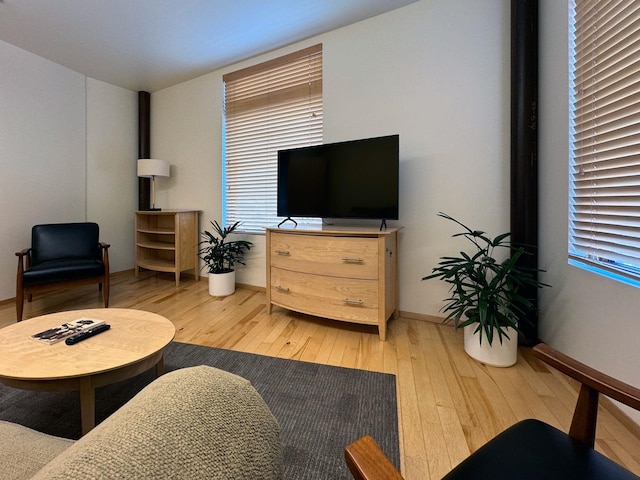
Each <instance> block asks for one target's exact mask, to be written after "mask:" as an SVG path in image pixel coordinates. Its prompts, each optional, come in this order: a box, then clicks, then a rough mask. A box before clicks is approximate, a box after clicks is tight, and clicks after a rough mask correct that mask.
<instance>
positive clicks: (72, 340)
mask: <svg viewBox="0 0 640 480" xmlns="http://www.w3.org/2000/svg"><path fill="white" fill-rule="evenodd" d="M110 328H111V325H107V324H106V323H103V324H101V325H98V326H95V327H93V328H90V329H89V330H85V331H84V332H80V333H75V334H73V335H71V336H70V337H68V338H67V339H66V340H65V341H64V343H66V344H67V345H74V344H76V343H78V342H81V341H82V340H84V339H85V338H89V337H93V336H94V335H97V334H99V333H101V332H104V331H107V330H109V329H110Z"/></svg>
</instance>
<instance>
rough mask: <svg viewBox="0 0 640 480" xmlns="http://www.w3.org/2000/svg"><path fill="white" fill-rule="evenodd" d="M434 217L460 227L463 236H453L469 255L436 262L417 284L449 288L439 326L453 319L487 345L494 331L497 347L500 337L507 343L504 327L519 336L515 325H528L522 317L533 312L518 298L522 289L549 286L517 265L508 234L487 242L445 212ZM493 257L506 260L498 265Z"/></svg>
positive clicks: (478, 232) (517, 253) (517, 256)
mask: <svg viewBox="0 0 640 480" xmlns="http://www.w3.org/2000/svg"><path fill="white" fill-rule="evenodd" d="M438 216H440V217H443V218H445V219H447V220H451V221H453V222H455V223H457V224H458V225H460V226H461V227H462V228H463V229H464V231H463V232H461V233H456V234H454V235H453V237H454V238H455V237H464V238H466V239H467V240H469V242H471V243H472V244H473V246H474V247H475V251H474V252H473V253H466V252H460V256H459V257H448V256H447V257H441V258H440V260H441V261H440V263H438V266H437V267H435V268H433V270H432V273H431V275H427V276H426V277H423V279H422V280H429V279H431V278H439V279H441V280H444V281H445V282H447V283H449V284H450V285H451V287H450V289H449V292H450V293H451V296H450V297H449V298H446V299H445V302H446V304H445V306H444V307H442V309H441V311H442V312H443V313H447V316H446V317H445V319H444V322H450V321H452V320H453V322H454V324H455V326H456V328H459V327H466V326H467V325H474V324H477V326H476V328H475V330H474V333H477V334H479V336H480V337H479V340H480V343H482V337H483V335H485V336H486V339H487V341H488V342H489V345H491V344H492V343H493V338H494V329H495V331H496V332H497V333H498V338H499V340H500V343H502V339H503V337H506V338H507V339H508V338H509V335H508V334H507V330H506V328H507V327H511V328H513V329H515V330H516V331H518V332H519V331H520V330H519V329H518V322H521V321H529V320H528V319H527V316H526V313H527V312H529V311H531V310H532V309H533V308H534V305H533V303H532V302H531V301H530V300H529V299H527V298H526V297H524V296H523V295H521V294H520V291H521V289H522V287H524V286H534V287H536V288H542V287H545V286H549V285H547V284H545V283H542V282H540V281H538V278H537V273H538V272H542V271H543V270H539V269H537V268H527V267H522V266H520V265H519V264H518V260H519V259H520V257H522V256H523V255H525V254H526V251H525V248H524V247H515V246H513V245H512V244H511V242H510V241H509V240H508V238H509V237H510V235H511V234H510V233H503V234H501V235H498V236H497V237H495V238H490V237H488V236H487V235H486V234H485V232H483V231H481V230H472V229H470V228H469V227H467V226H466V225H464V224H463V223H461V222H459V221H458V220H456V219H455V218H453V217H451V216H449V215H447V214H445V213H442V212H440V213H438ZM500 252H502V254H500ZM496 256H498V257H499V258H504V257H506V258H505V259H504V260H498V259H496Z"/></svg>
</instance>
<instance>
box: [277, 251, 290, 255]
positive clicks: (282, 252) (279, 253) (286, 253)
mask: <svg viewBox="0 0 640 480" xmlns="http://www.w3.org/2000/svg"><path fill="white" fill-rule="evenodd" d="M276 253H277V254H278V255H289V250H276Z"/></svg>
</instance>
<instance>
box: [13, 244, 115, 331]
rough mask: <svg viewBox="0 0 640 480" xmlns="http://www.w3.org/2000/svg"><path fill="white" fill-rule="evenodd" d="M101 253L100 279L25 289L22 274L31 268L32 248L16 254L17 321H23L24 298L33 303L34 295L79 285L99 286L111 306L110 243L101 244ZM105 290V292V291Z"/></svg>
mask: <svg viewBox="0 0 640 480" xmlns="http://www.w3.org/2000/svg"><path fill="white" fill-rule="evenodd" d="M98 245H99V246H100V251H101V253H102V263H103V265H104V274H103V275H101V276H99V277H91V278H83V279H78V280H68V281H64V282H52V283H46V284H42V285H34V286H31V287H25V286H24V285H23V284H22V274H23V273H24V272H25V270H28V269H29V268H30V267H31V247H29V248H25V249H23V250H20V251H19V252H16V256H17V257H18V273H17V274H16V315H17V320H18V322H20V321H21V320H22V314H23V311H24V297H25V296H26V297H27V300H28V301H29V302H31V300H32V299H33V294H34V293H45V292H51V291H55V290H61V289H66V288H72V287H76V286H79V285H89V284H94V283H97V284H98V290H100V291H102V295H103V298H104V306H105V308H107V307H108V306H109V247H110V246H111V245H109V244H108V243H104V242H99V243H98ZM103 290H104V291H103Z"/></svg>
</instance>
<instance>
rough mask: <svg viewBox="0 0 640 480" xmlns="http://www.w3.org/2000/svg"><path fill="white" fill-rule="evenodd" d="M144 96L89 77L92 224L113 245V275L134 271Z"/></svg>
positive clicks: (89, 211)
mask: <svg viewBox="0 0 640 480" xmlns="http://www.w3.org/2000/svg"><path fill="white" fill-rule="evenodd" d="M137 133H138V94H137V93H136V92H133V91H131V90H126V89H124V88H120V87H114V86H113V85H110V84H108V83H104V82H100V81H98V80H94V79H91V78H87V159H86V161H87V182H86V185H87V216H86V218H87V220H89V221H92V222H96V223H97V224H98V225H100V234H101V235H100V236H101V239H102V240H103V241H105V242H107V243H109V244H110V245H111V248H110V249H109V267H110V270H111V271H112V272H119V271H122V270H127V269H130V268H133V266H134V264H135V248H134V241H135V236H134V228H135V218H134V213H133V212H134V211H135V210H136V209H137V205H138V177H137V176H136V160H137V157H138V148H137V144H138V135H137Z"/></svg>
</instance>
